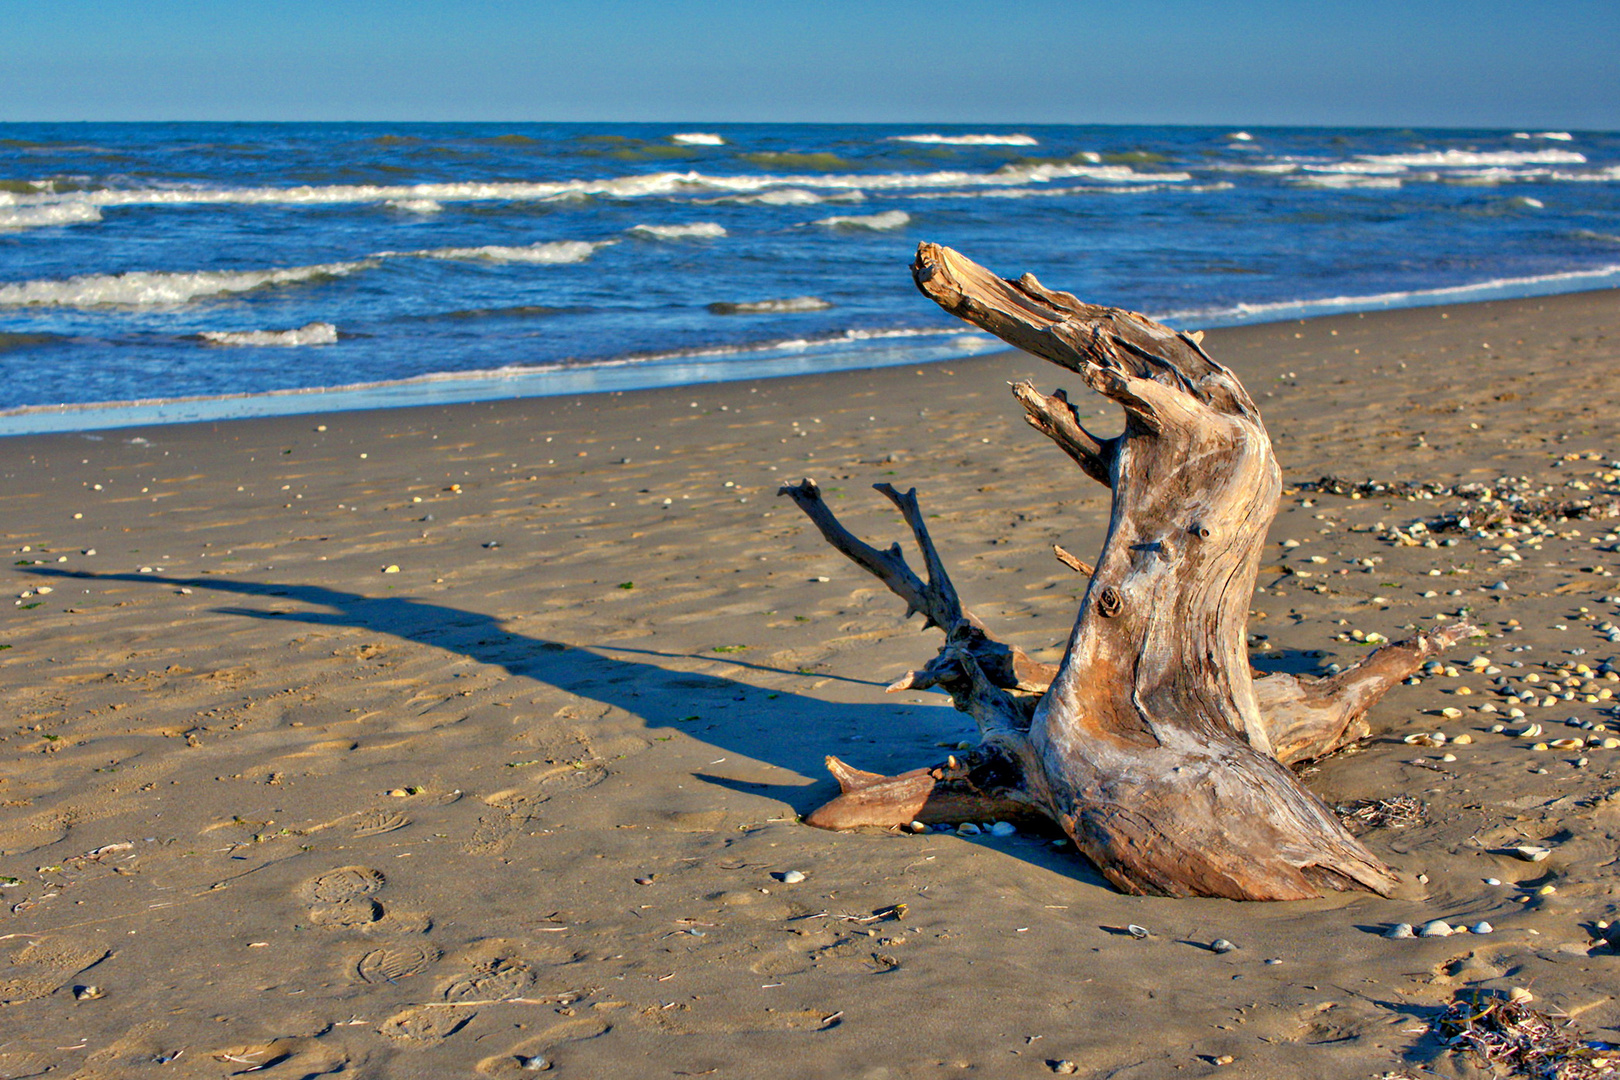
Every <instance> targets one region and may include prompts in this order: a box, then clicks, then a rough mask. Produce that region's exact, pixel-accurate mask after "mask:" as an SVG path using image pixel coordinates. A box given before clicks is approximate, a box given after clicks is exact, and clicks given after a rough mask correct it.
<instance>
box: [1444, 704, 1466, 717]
mask: <svg viewBox="0 0 1620 1080" xmlns="http://www.w3.org/2000/svg"><path fill="white" fill-rule="evenodd" d="M1440 715H1441V716H1443V717H1445V718H1446V719H1447V720H1455V719H1457V718H1458V717H1460V716H1461V715H1462V710H1461V709H1459V708H1457V707H1456V706H1454V705H1447V706H1446V707H1445V708H1443V709H1441V710H1440Z"/></svg>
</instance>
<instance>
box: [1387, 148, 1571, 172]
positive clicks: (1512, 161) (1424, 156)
mask: <svg viewBox="0 0 1620 1080" xmlns="http://www.w3.org/2000/svg"><path fill="white" fill-rule="evenodd" d="M1360 160H1362V161H1368V162H1375V163H1379V164H1386V165H1406V166H1414V167H1420V168H1421V167H1428V168H1439V169H1459V168H1467V167H1468V166H1470V165H1581V164H1585V162H1586V155H1585V154H1578V153H1576V152H1575V151H1573V150H1555V149H1552V148H1550V147H1549V148H1548V149H1545V150H1423V151H1419V152H1416V153H1410V154H1363V155H1361V158H1360Z"/></svg>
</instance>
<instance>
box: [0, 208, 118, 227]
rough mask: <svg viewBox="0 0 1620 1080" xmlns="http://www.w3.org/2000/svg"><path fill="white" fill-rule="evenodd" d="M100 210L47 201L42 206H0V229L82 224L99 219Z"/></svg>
mask: <svg viewBox="0 0 1620 1080" xmlns="http://www.w3.org/2000/svg"><path fill="white" fill-rule="evenodd" d="M100 220H101V211H100V210H99V209H97V208H96V207H94V206H85V205H83V204H82V203H55V204H52V203H47V204H45V205H44V206H18V207H12V208H9V209H8V208H5V207H0V229H44V228H49V227H50V226H52V225H82V224H85V223H86V222H92V221H100Z"/></svg>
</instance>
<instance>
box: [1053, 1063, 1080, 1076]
mask: <svg viewBox="0 0 1620 1080" xmlns="http://www.w3.org/2000/svg"><path fill="white" fill-rule="evenodd" d="M1048 1064H1050V1065H1051V1066H1052V1071H1053V1072H1055V1073H1057V1074H1058V1075H1059V1076H1073V1075H1074V1074H1075V1073H1077V1072H1079V1071H1080V1066H1078V1065H1076V1064H1075V1063H1074V1062H1072V1061H1053V1062H1049V1063H1048Z"/></svg>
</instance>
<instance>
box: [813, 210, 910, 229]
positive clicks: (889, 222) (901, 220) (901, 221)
mask: <svg viewBox="0 0 1620 1080" xmlns="http://www.w3.org/2000/svg"><path fill="white" fill-rule="evenodd" d="M910 223H911V215H910V214H908V213H906V212H905V211H904V210H885V211H883V213H881V214H867V215H865V216H840V217H829V218H822V219H821V220H820V221H817V222H815V224H817V225H825V226H827V227H828V228H829V229H875V230H883V229H899V228H902V227H904V226H906V225H909V224H910Z"/></svg>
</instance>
